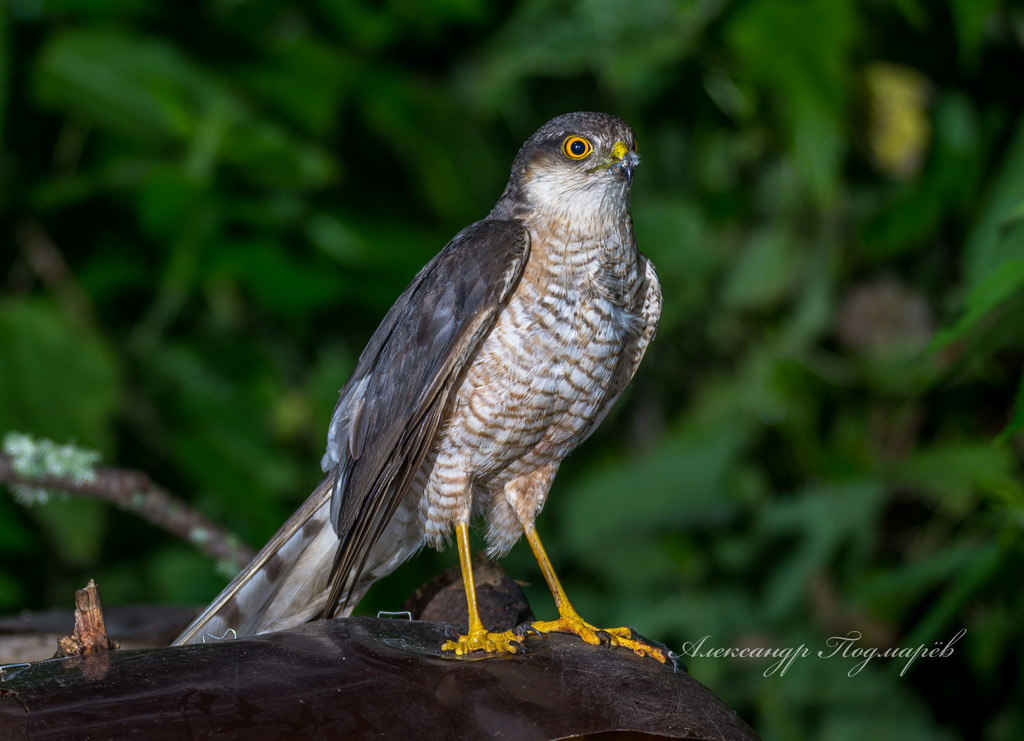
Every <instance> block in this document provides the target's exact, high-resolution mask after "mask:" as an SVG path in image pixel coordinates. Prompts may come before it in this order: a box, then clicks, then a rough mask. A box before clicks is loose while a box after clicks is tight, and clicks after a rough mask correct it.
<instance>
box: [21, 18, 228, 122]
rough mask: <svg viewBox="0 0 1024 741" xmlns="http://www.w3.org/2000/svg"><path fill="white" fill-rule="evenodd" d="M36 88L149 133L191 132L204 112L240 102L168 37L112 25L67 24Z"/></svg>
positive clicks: (53, 102) (46, 54) (94, 115)
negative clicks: (152, 36)
mask: <svg viewBox="0 0 1024 741" xmlns="http://www.w3.org/2000/svg"><path fill="white" fill-rule="evenodd" d="M35 87H36V93H37V95H38V96H39V99H40V101H41V102H43V103H44V104H46V105H48V106H50V107H54V108H65V107H70V108H72V109H75V110H77V111H79V112H81V113H82V114H83V115H85V116H87V117H88V118H89V119H90V120H92V121H95V122H96V123H97V124H99V125H101V126H103V127H105V128H110V129H112V130H114V131H117V132H120V133H123V134H126V135H130V136H133V137H136V138H138V139H143V140H151V141H157V140H159V139H160V138H165V137H170V138H174V139H185V138H188V137H190V136H191V135H192V134H193V133H194V131H195V128H196V126H197V123H198V120H199V117H200V115H201V111H202V109H204V108H207V107H211V106H213V107H222V108H230V107H232V106H233V105H234V103H233V101H231V99H230V98H229V97H228V96H227V94H226V93H225V91H224V90H223V89H221V88H220V87H219V86H218V85H216V84H215V83H214V82H213V81H212V80H211V79H210V78H209V77H208V76H207V75H204V74H203V73H202V72H201V71H200V70H197V69H196V68H195V67H193V66H192V65H191V64H189V63H188V62H187V61H186V60H185V59H184V58H183V57H182V55H181V54H180V53H179V52H178V51H177V50H175V49H174V48H173V47H171V46H170V45H168V44H166V43H161V42H156V41H153V40H142V39H138V38H132V37H130V36H127V35H124V34H122V33H118V32H113V31H108V30H98V29H97V30H75V31H67V32H65V33H64V34H62V35H60V36H57V37H55V38H54V39H53V40H51V41H50V43H49V44H48V46H47V47H46V49H45V50H44V51H43V53H42V56H41V57H40V59H39V64H38V70H37V73H36V80H35Z"/></svg>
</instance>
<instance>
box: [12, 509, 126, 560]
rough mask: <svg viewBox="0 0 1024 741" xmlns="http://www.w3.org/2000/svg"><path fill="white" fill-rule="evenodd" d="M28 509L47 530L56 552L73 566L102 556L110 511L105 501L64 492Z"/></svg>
mask: <svg viewBox="0 0 1024 741" xmlns="http://www.w3.org/2000/svg"><path fill="white" fill-rule="evenodd" d="M28 513H29V515H30V516H31V517H32V518H33V519H34V520H36V521H37V522H38V523H39V524H40V525H41V526H42V527H43V529H44V530H45V531H46V533H47V540H48V541H49V544H50V547H51V548H52V549H53V550H54V552H55V553H56V554H58V555H59V556H60V558H61V559H63V560H64V561H65V562H67V563H68V564H70V565H71V566H73V567H76V568H84V567H89V566H92V565H93V564H95V563H96V561H97V560H98V559H99V555H100V552H101V550H102V548H103V543H104V540H105V539H106V536H107V531H106V525H107V519H108V515H109V514H110V509H109V507H108V506H107V505H106V504H104V503H102V502H98V501H95V500H91V499H81V498H69V497H67V496H64V497H58V498H56V499H54V500H51V501H50V502H48V503H47V504H40V505H33V506H32V507H29V508H28Z"/></svg>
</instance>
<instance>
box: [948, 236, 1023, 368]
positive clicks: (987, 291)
mask: <svg viewBox="0 0 1024 741" xmlns="http://www.w3.org/2000/svg"><path fill="white" fill-rule="evenodd" d="M1020 237H1021V238H1022V239H1024V225H1022V226H1021V228H1020ZM1021 246H1022V247H1024V242H1021ZM1022 294H1024V257H1022V258H1019V259H1009V260H1006V261H1005V262H1003V263H1001V264H1000V265H998V266H997V267H996V268H995V269H994V270H992V271H991V272H990V273H988V275H986V276H985V278H984V279H982V280H981V282H979V283H977V284H976V285H974V286H972V287H971V289H970V291H969V292H968V294H967V307H966V311H965V312H964V314H963V316H961V317H960V319H958V320H957V322H956V323H955V324H954V325H953V326H952V327H949V328H948V329H945V330H943V331H942V332H940V333H939V334H938V335H937V336H936V338H935V341H934V343H933V345H934V346H935V347H937V348H941V347H945V346H947V345H949V344H950V343H952V342H956V341H957V340H960V339H963V338H964V336H966V335H967V334H968V333H970V332H972V331H974V330H975V329H977V328H978V325H980V324H981V323H982V322H984V321H986V320H987V319H988V318H989V316H990V315H991V314H992V313H993V312H995V311H996V309H999V308H1000V307H1002V306H1003V305H1005V304H1006V303H1007V302H1008V301H1010V300H1011V299H1015V298H1021V297H1022Z"/></svg>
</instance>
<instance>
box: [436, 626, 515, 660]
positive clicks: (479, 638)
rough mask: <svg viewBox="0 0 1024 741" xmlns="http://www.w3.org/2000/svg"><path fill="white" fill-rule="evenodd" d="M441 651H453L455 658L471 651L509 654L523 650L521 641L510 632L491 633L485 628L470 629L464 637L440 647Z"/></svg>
mask: <svg viewBox="0 0 1024 741" xmlns="http://www.w3.org/2000/svg"><path fill="white" fill-rule="evenodd" d="M441 650H442V651H454V652H455V655H456V656H465V655H466V654H468V653H472V652H473V651H484V652H486V653H489V654H497V653H510V654H514V653H516V652H517V651H522V650H523V644H522V643H521V639H520V638H519V636H517V635H516V634H515V633H513V632H512V631H511V630H506V631H505V632H504V633H491V632H490V631H489V630H487V629H486V628H483V627H480V628H479V629H476V630H474V629H472V628H470V630H469V632H467V633H466V634H465V635H460V636H459V637H458V638H456V639H455V640H454V641H447V642H445V644H444V645H443V646H441Z"/></svg>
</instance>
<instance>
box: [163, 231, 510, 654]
mask: <svg viewBox="0 0 1024 741" xmlns="http://www.w3.org/2000/svg"><path fill="white" fill-rule="evenodd" d="M529 253H530V246H529V235H528V233H527V231H526V230H525V228H523V226H522V225H520V224H519V223H518V222H513V221H499V220H484V221H479V222H477V223H475V224H471V225H470V226H468V227H466V228H465V229H463V230H462V231H461V232H460V233H459V234H458V235H456V236H455V238H454V239H452V241H451V242H449V243H448V245H447V246H446V247H445V248H444V250H442V251H441V252H440V253H439V254H438V255H437V256H436V257H435V258H434V259H433V260H432V261H431V262H430V263H428V264H427V266H426V267H425V268H423V270H421V271H420V273H419V274H418V275H417V276H416V277H415V278H414V279H413V281H412V283H411V284H410V285H409V287H408V288H407V289H406V290H405V292H404V293H403V294H402V295H401V296H400V297H399V299H398V300H397V301H396V302H395V305H394V306H393V307H392V308H391V311H389V312H388V314H387V316H385V317H384V320H383V321H382V322H381V324H380V326H379V327H378V328H377V331H376V332H375V333H374V335H373V337H372V338H371V339H370V342H369V343H368V344H367V346H366V349H365V350H364V351H363V353H362V355H361V356H360V358H359V362H358V363H357V365H356V368H355V370H354V371H353V373H352V376H351V378H350V379H349V381H348V383H346V384H345V387H344V388H343V389H342V390H341V395H340V399H339V401H338V405H337V407H336V408H335V410H334V416H333V418H332V420H331V427H330V432H329V435H328V442H327V453H326V454H325V455H324V459H323V468H324V470H325V471H326V472H327V475H326V476H325V478H324V480H323V481H322V482H321V483H320V485H319V486H318V487H317V488H316V490H315V491H314V492H313V493H312V494H311V495H310V497H309V498H308V499H307V500H306V502H305V503H304V504H303V505H302V506H301V507H300V508H299V509H298V510H297V511H296V512H295V513H294V514H293V515H292V516H291V517H290V518H289V519H288V521H287V522H286V523H285V524H284V525H282V526H281V529H280V530H278V531H277V533H276V534H275V535H274V537H273V538H271V539H270V541H269V542H268V543H267V544H266V545H265V546H264V547H263V548H262V549H261V550H260V552H259V553H258V554H257V555H256V557H255V558H254V559H253V561H252V563H250V564H249V565H248V566H246V567H245V568H244V569H243V570H242V571H241V572H239V574H238V575H237V576H236V577H235V578H234V579H233V580H232V581H231V583H230V584H228V586H227V587H225V589H224V591H223V592H221V594H220V595H218V596H217V598H216V599H215V600H214V601H213V602H212V603H211V604H210V605H209V606H208V607H207V608H206V609H205V610H204V611H203V612H202V614H200V616H199V617H197V618H196V619H195V620H194V621H193V622H192V624H191V625H190V626H189V627H188V628H187V629H186V630H185V631H184V632H183V633H182V634H181V635H180V636H179V637H178V638H177V639H175V641H174V645H181V644H185V643H196V642H200V641H202V640H203V639H204V637H205V636H214V637H220V636H222V635H223V634H224V633H225V632H226V631H229V629H230V630H231V631H234V634H235V635H236V636H244V635H252V634H255V633H263V632H267V631H270V630H278V629H282V628H286V627H289V626H293V625H298V624H301V623H304V622H306V621H308V620H312V619H314V618H315V617H316V616H317V615H318V614H335V613H339V612H343V609H342V608H344V607H345V601H347V600H348V598H349V596H350V594H349V593H350V592H351V590H352V587H353V586H354V584H355V581H356V578H357V576H358V573H359V571H360V568H361V566H362V565H363V564H364V563H365V559H366V557H367V555H368V554H369V552H370V550H371V549H372V548H373V545H374V543H376V542H377V539H378V538H379V537H380V534H381V532H382V531H383V530H384V528H385V527H386V525H387V523H388V521H389V520H390V519H391V516H392V515H393V514H394V511H395V509H396V507H397V506H398V503H399V502H400V501H401V499H402V496H404V494H405V492H406V491H407V490H408V488H409V485H410V484H411V483H412V480H413V478H414V477H415V475H416V471H417V469H419V467H420V465H421V464H422V462H423V457H424V456H425V455H426V452H427V450H428V449H429V447H430V443H431V441H432V440H433V437H434V433H435V432H436V431H437V427H438V425H439V424H441V423H442V421H443V420H442V419H441V416H442V413H443V411H444V408H445V404H446V402H447V400H448V397H449V394H450V392H451V391H452V389H453V387H454V385H455V384H456V382H457V381H458V379H459V378H460V377H461V374H462V372H463V370H464V369H465V367H466V364H467V363H468V362H469V361H470V360H471V358H472V357H473V354H474V352H475V350H476V348H477V346H478V345H479V343H480V341H481V339H483V337H484V336H485V335H486V334H487V332H488V331H489V330H490V328H491V327H492V326H493V325H494V322H495V320H496V319H497V316H498V312H499V311H500V310H501V308H502V306H504V304H505V303H506V301H507V300H508V297H509V296H510V295H511V293H512V290H513V289H514V288H515V286H516V285H518V283H519V279H520V278H521V277H522V274H523V268H524V266H525V265H526V261H527V259H528V257H529ZM328 515H329V517H328ZM328 520H329V521H330V522H331V523H332V524H333V525H334V527H333V528H331V527H329V526H328V524H327V523H328ZM336 533H337V534H336ZM339 538H340V545H339ZM350 575H351V578H349V577H350ZM365 586H367V585H361V586H360V590H359V591H360V592H361V591H362V589H364V588H365ZM343 597H344V600H342V598H343ZM356 599H358V595H357V596H356ZM339 601H341V603H342V604H341V608H339V607H338V603H339ZM351 606H352V605H348V607H351Z"/></svg>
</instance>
